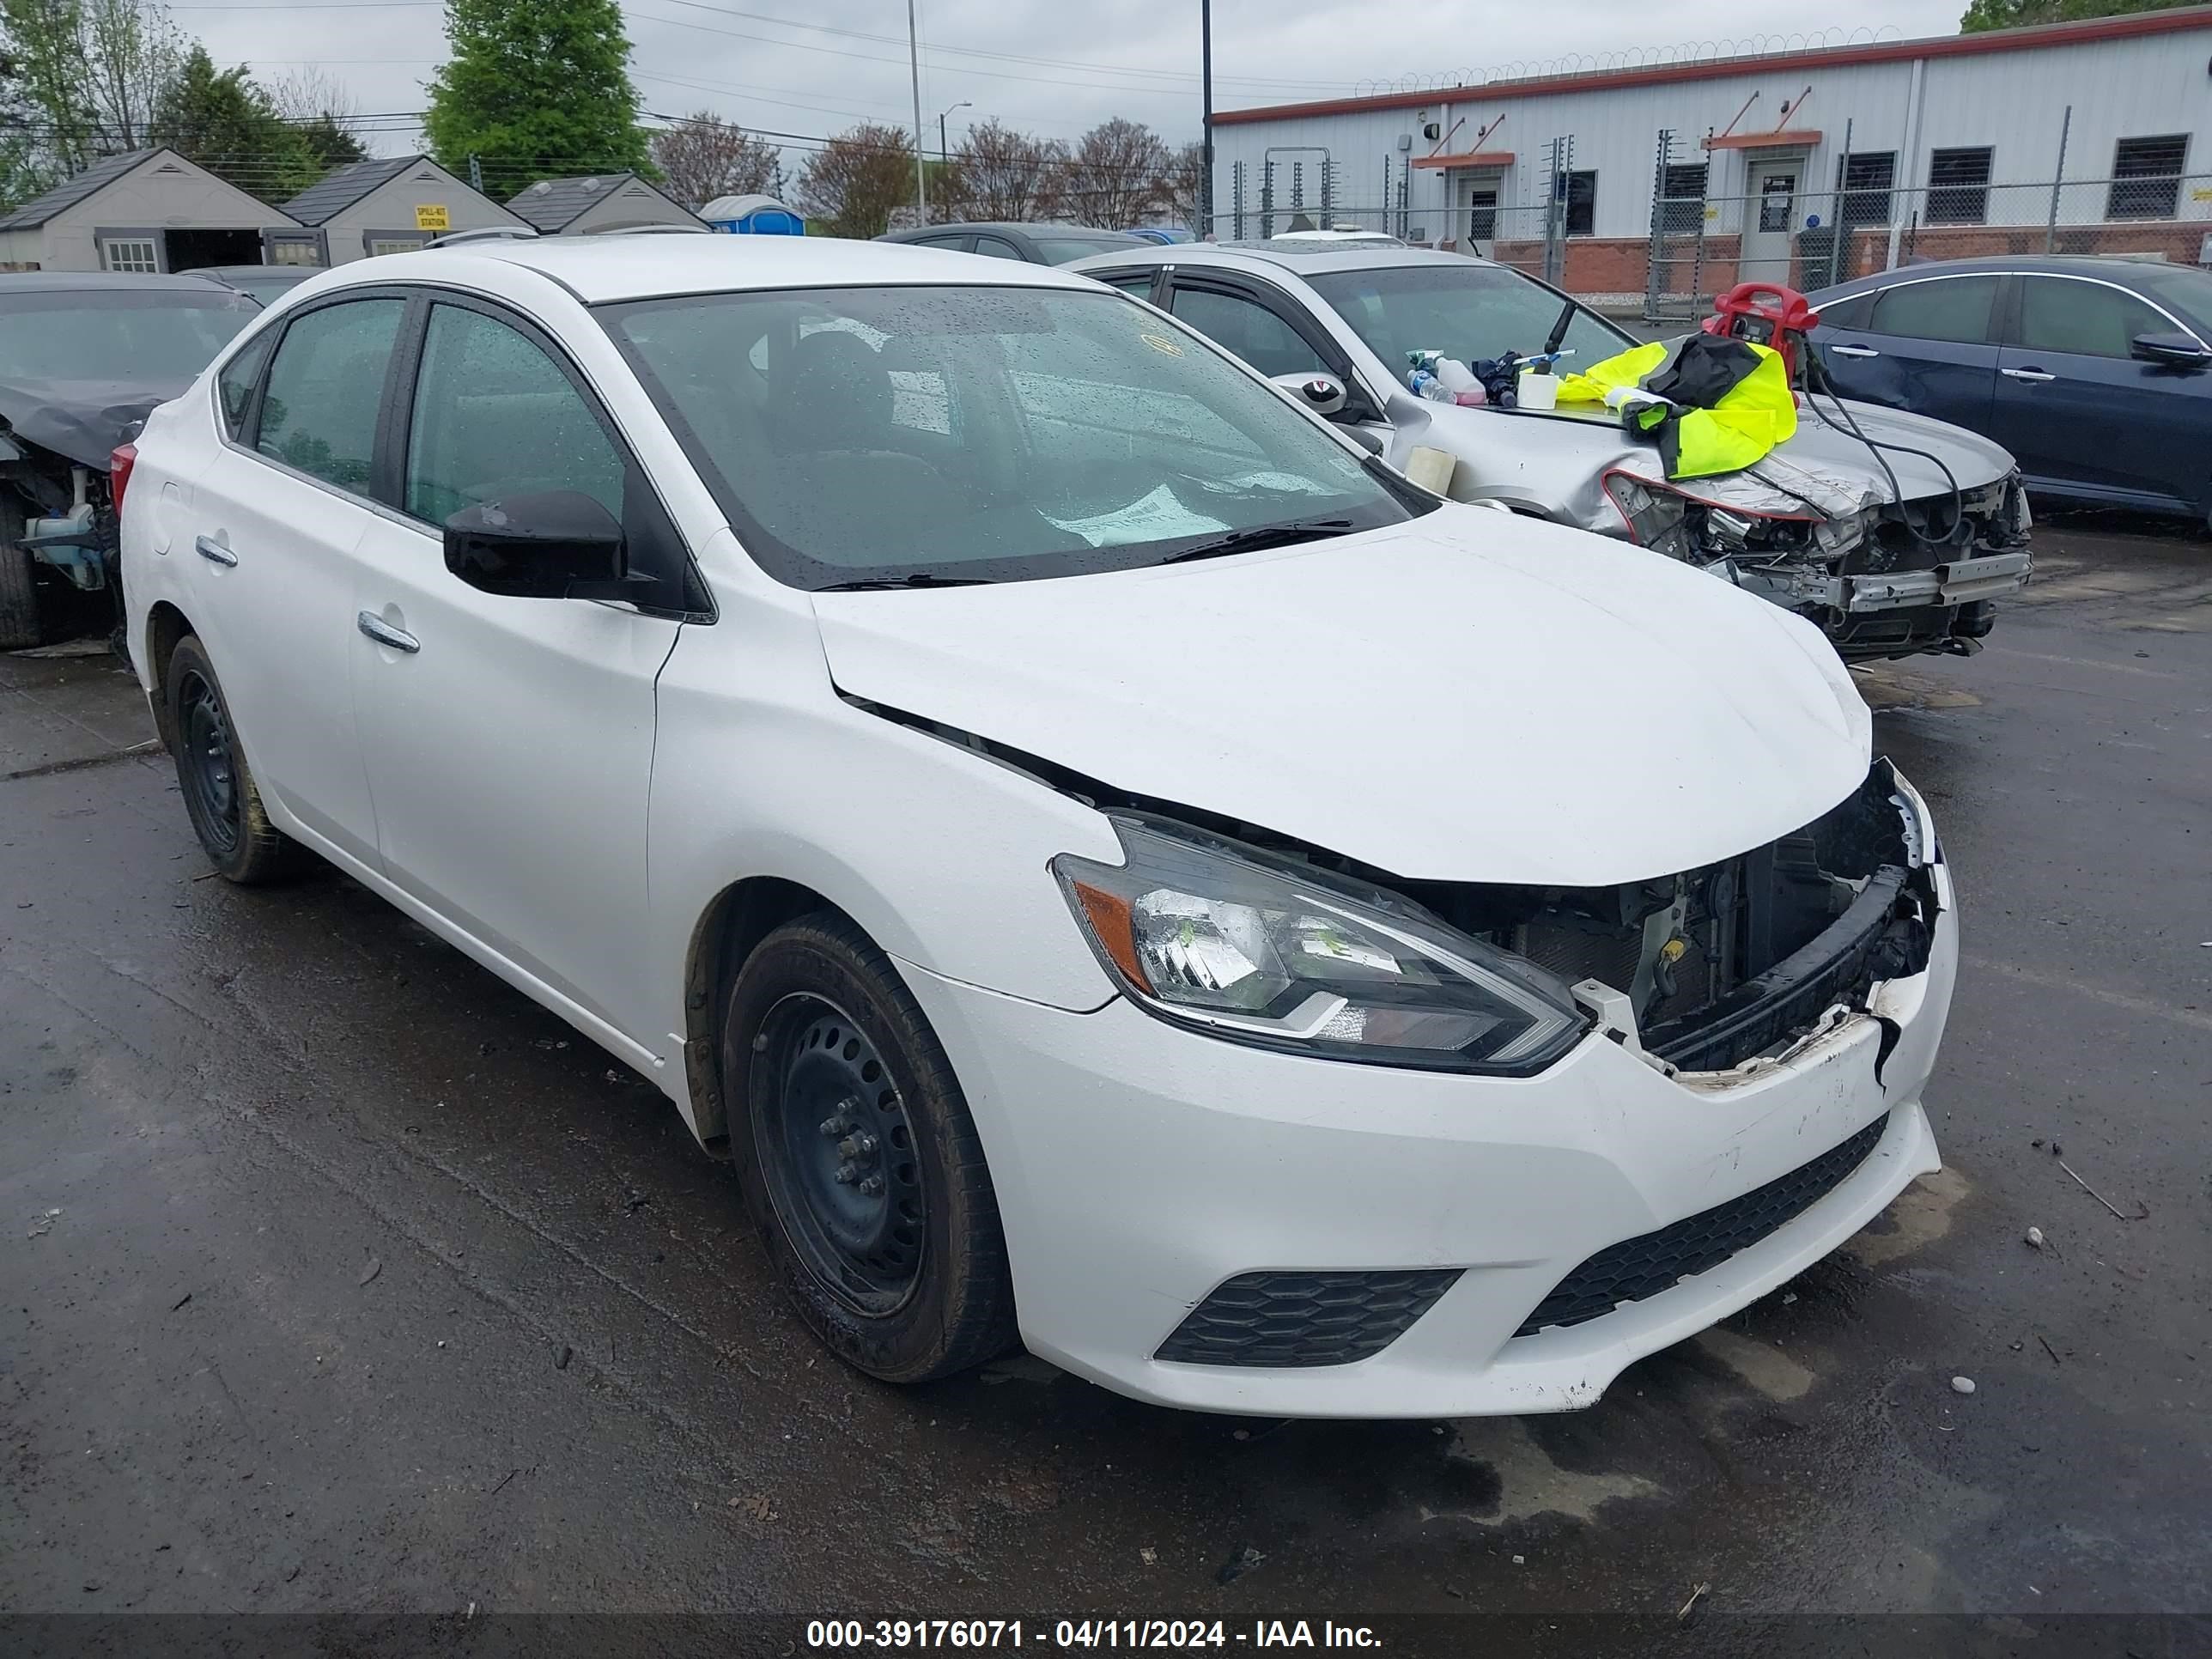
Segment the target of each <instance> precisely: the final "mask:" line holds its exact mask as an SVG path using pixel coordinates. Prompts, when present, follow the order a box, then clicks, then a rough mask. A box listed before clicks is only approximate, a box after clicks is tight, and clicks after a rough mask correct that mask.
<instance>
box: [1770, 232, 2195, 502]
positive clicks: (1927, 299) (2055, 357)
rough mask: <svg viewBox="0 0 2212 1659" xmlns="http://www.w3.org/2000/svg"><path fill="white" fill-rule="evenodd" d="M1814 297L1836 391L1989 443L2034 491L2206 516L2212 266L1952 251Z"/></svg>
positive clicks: (1816, 338) (1822, 350)
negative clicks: (1960, 255) (1971, 255)
mask: <svg viewBox="0 0 2212 1659" xmlns="http://www.w3.org/2000/svg"><path fill="white" fill-rule="evenodd" d="M1810 297H1811V299H1812V301H1813V303H1814V306H1815V307H1817V308H1818V309H1819V311H1820V327H1819V328H1817V329H1815V330H1814V331H1813V348H1814V352H1815V354H1816V355H1817V356H1819V358H1820V362H1821V365H1822V366H1823V367H1824V368H1826V370H1827V373H1828V376H1829V378H1830V379H1831V380H1832V381H1833V382H1834V384H1835V386H1836V387H1837V389H1838V390H1839V391H1840V392H1843V393H1844V396H1846V397H1849V398H1861V399H1863V400H1864V401H1866V402H1868V403H1874V404H1888V405H1890V406H1891V407H1892V408H1894V409H1907V410H1913V411H1914V412H1916V413H1917V414H1922V415H1932V416H1936V418H1937V419H1939V420H1944V421H1949V422H1954V424H1956V425H1959V426H1963V427H1966V428H1968V429H1969V430H1971V431H1974V432H1979V433H1983V434H1985V435H1987V436H1989V437H1991V438H1994V439H1996V441H1998V442H1999V443H2001V444H2002V445H2003V446H2004V447H2006V448H2007V449H2009V450H2010V451H2011V452H2012V453H2013V454H2014V456H2015V458H2016V459H2018V460H2019V462H2020V465H2021V472H2022V474H2023V475H2024V476H2025V477H2026V479H2027V487H2028V489H2029V491H2030V493H2031V494H2032V495H2034V496H2036V497H2038V498H2039V499H2043V500H2049V501H2077V502H2094V503H2098V504H2100V505H2104V506H2110V507H2138V508H2142V509H2145V510H2147V511H2149V512H2154V513H2186V514H2188V515H2189V516H2190V517H2191V518H2194V519H2197V520H2203V521H2207V522H2212V345H2208V343H2212V271H2206V270H2196V269H2192V268H2191V267H2189V266H2186V265H2171V264H2148V263H2138V262H2136V261H2133V260H2126V259H2065V258H2005V259H1953V260H1947V261H1944V262H1942V263H1941V264H1925V265H1908V266H1905V268H1904V269H1902V270H1887V271H1884V272H1882V273H1881V275H1880V276H1863V277H1861V278H1859V279H1858V280H1857V281H1855V282H1849V283H1839V284H1838V285H1837V286H1836V287H1834V288H1831V289H1822V290H1821V291H1820V293H1818V294H1815V295H1812V296H1810Z"/></svg>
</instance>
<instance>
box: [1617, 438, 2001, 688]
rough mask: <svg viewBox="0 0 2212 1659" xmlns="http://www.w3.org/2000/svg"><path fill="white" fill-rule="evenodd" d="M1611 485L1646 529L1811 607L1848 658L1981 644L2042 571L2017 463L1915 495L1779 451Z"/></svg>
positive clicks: (1653, 544) (1804, 611) (1743, 583)
mask: <svg viewBox="0 0 2212 1659" xmlns="http://www.w3.org/2000/svg"><path fill="white" fill-rule="evenodd" d="M1605 489H1606V495H1607V498H1608V499H1609V500H1610V501H1612V502H1613V507H1615V508H1616V509H1617V511H1618V512H1619V513H1620V518H1621V519H1622V520H1624V521H1625V523H1626V526H1627V528H1628V532H1629V534H1630V537H1631V538H1632V539H1633V540H1635V541H1637V542H1638V543H1639V544H1643V545H1644V546H1648V547H1650V548H1653V549H1654V550H1656V551H1660V552H1663V553H1666V554H1668V556H1670V557H1674V558H1678V559H1680V560H1682V561H1683V562H1686V563H1689V564H1694V565H1697V566H1699V568H1703V569H1705V570H1707V571H1710V572H1711V573H1712V574H1715V575H1717V576H1720V577H1722V578H1723V579H1724V580H1728V581H1729V582H1731V583H1733V584H1734V585H1735V586H1739V587H1741V588H1744V589H1746V590H1747V591H1748V592H1755V593H1757V594H1758V595H1759V597H1760V598H1762V599H1767V600H1769V601H1770V602H1771V603H1773V604H1776V605H1781V606H1783V607H1784V609H1785V610H1790V611H1796V612H1797V613H1798V614H1799V615H1800V616H1802V617H1806V618H1808V620H1810V621H1812V622H1813V623H1815V624H1817V625H1818V626H1819V627H1820V629H1822V631H1823V632H1825V633H1826V635H1828V638H1829V640H1830V642H1831V643H1832V644H1833V645H1834V646H1835V647H1836V649H1837V650H1838V653H1841V654H1842V655H1843V657H1844V659H1845V660H1847V661H1859V660H1869V659H1876V658H1881V657H1900V656H1910V655H1913V654H1916V653H1921V652H1928V651H1950V652H1954V653H1960V654H1966V653H1971V652H1972V651H1974V650H1976V649H1978V648H1979V647H1978V641H1980V639H1981V637H1982V636H1983V635H1986V634H1987V633H1988V632H1989V630H1990V625H1991V623H1992V622H1993V621H1994V605H1995V602H1996V600H1998V599H2003V598H2005V597H2007V596H2008V595H2010V594H2013V593H2016V592H2019V591H2020V590H2021V588H2023V587H2025V586H2027V582H2028V580H2029V579H2030V578H2031V577H2032V576H2033V574H2034V568H2035V562H2034V557H2033V554H2032V553H2031V552H2030V551H2029V550H2028V546H2027V541H2028V532H2029V529H2030V519H2029V513H2028V506H2027V493H2026V491H2025V490H2024V489H2022V488H2021V483H2020V480H2019V477H2018V476H2017V475H2016V474H2015V475H2014V476H2012V477H2007V478H2002V479H1999V480H1997V481H1996V483H1990V484H1988V485H1984V486H1982V487H1981V488H1979V489H1971V490H1965V491H1961V492H1960V493H1959V495H1958V496H1957V498H1956V500H1955V501H1954V499H1953V497H1952V496H1950V495H1944V496H1942V497H1939V498H1931V499H1929V500H1925V501H1907V502H1905V503H1902V504H1901V505H1900V504H1899V503H1895V502H1887V501H1876V500H1874V499H1871V498H1869V497H1867V496H1865V495H1863V494H1861V493H1857V492H1855V491H1854V490H1853V489H1851V488H1850V487H1849V486H1847V485H1846V483H1844V481H1843V480H1841V479H1838V478H1832V477H1826V476H1824V475H1821V474H1819V473H1814V472H1811V471H1807V470H1805V469H1803V468H1801V467H1797V466H1795V465H1790V464H1789V463H1787V462H1784V461H1781V460H1779V459H1777V458H1772V457H1770V458H1769V459H1767V460H1765V461H1763V462H1761V463H1760V464H1759V465H1758V466H1757V467H1754V468H1752V469H1749V470H1747V471H1745V472H1741V473H1736V474H1731V475H1729V476H1727V477H1718V478H1705V479H1699V480H1696V481H1694V482H1692V483H1668V482H1666V481H1664V480H1662V479H1659V478H1656V477H1650V476H1646V475H1644V474H1643V473H1640V472H1638V471H1634V470H1632V469H1626V468H1616V469H1614V470H1613V471H1611V472H1608V473H1607V475H1606V477H1605Z"/></svg>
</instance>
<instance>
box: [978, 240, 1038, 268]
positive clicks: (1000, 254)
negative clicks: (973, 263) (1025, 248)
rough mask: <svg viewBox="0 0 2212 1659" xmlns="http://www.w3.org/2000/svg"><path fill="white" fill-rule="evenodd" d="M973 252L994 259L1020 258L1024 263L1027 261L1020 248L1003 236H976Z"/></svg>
mask: <svg viewBox="0 0 2212 1659" xmlns="http://www.w3.org/2000/svg"><path fill="white" fill-rule="evenodd" d="M975 252H978V253H981V254H984V255H987V257H989V258H994V259H1020V260H1021V261H1022V262H1023V263H1024V264H1027V263H1029V262H1028V260H1027V258H1025V257H1024V254H1023V252H1022V251H1021V249H1019V248H1018V247H1016V246H1014V245H1013V244H1012V242H1010V241H1008V240H1006V238H1005V237H1003V236H978V237H977V238H976V239H975Z"/></svg>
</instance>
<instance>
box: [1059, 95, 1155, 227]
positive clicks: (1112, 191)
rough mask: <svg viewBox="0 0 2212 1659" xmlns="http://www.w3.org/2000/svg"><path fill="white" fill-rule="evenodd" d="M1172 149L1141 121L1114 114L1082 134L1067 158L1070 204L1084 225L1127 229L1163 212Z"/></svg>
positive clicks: (1067, 195)
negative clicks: (1162, 185) (1162, 188)
mask: <svg viewBox="0 0 2212 1659" xmlns="http://www.w3.org/2000/svg"><path fill="white" fill-rule="evenodd" d="M1167 167H1168V147H1167V145H1166V143H1164V142H1163V141H1162V139H1161V137H1160V136H1159V134H1158V133H1157V132H1154V131H1152V129H1151V128H1150V127H1148V126H1146V125H1145V124H1144V123H1143V122H1141V121H1125V120H1123V119H1122V118H1121V117H1120V116H1118V115H1117V116H1115V118H1113V119H1112V120H1110V121H1102V122H1100V123H1099V124H1098V125H1097V126H1095V127H1093V128H1091V131H1088V132H1086V133H1085V134H1084V135H1083V137H1082V140H1081V142H1080V143H1078V144H1077V145H1076V146H1075V153H1074V155H1073V156H1071V157H1070V158H1069V160H1068V163H1067V167H1066V200H1065V202H1064V203H1063V206H1064V207H1065V208H1066V209H1069V210H1073V212H1074V214H1075V216H1076V217H1077V218H1079V219H1080V220H1082V221H1083V222H1084V223H1085V224H1091V225H1101V226H1103V227H1104V228H1107V229H1109V230H1126V229H1127V228H1128V227H1129V226H1131V225H1133V224H1139V223H1141V222H1143V221H1144V219H1145V217H1146V216H1147V215H1148V214H1152V213H1156V212H1158V210H1159V209H1158V200H1159V194H1160V176H1161V175H1162V174H1163V173H1165V172H1166V171H1167Z"/></svg>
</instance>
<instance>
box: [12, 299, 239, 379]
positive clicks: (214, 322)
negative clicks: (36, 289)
mask: <svg viewBox="0 0 2212 1659" xmlns="http://www.w3.org/2000/svg"><path fill="white" fill-rule="evenodd" d="M260 309H261V307H259V306H258V305H256V304H254V302H253V301H251V300H249V299H247V298H246V296H245V295H243V294H229V293H226V292H224V291H223V290H222V289H216V288H210V289H208V291H207V292H206V293H205V294H204V295H201V294H197V293H185V292H184V291H182V290H179V291H178V292H175V293H167V294H144V293H141V294H131V293H125V292H117V293H106V294H101V293H92V292H79V293H74V294H71V293H65V292H64V293H52V294H14V295H7V296H6V298H5V299H4V300H0V379H8V380H121V381H125V382H130V383H133V384H137V385H143V386H167V385H173V384H180V383H182V382H184V381H186V380H191V378H192V376H194V375H195V374H198V373H199V372H200V371H201V370H202V369H204V368H206V367H207V366H208V364H209V363H210V362H213V361H214V358H215V354H216V352H218V351H220V350H222V349H223V347H224V346H225V345H227V344H228V343H229V341H230V337H231V336H232V335H234V334H235V333H237V332H238V331H239V330H240V329H241V328H244V327H245V326H246V324H248V323H250V322H252V320H253V318H254V316H255V314H256V313H258V312H259V310H260Z"/></svg>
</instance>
